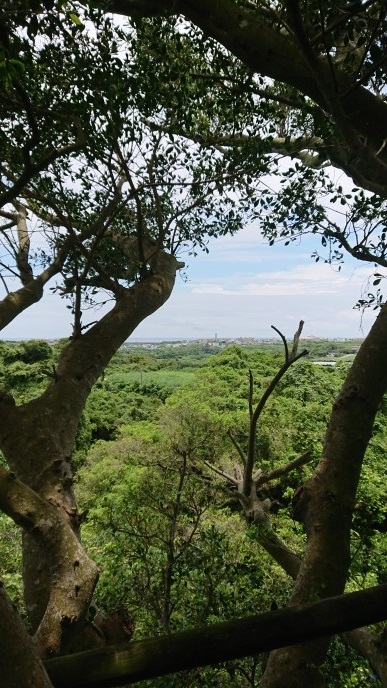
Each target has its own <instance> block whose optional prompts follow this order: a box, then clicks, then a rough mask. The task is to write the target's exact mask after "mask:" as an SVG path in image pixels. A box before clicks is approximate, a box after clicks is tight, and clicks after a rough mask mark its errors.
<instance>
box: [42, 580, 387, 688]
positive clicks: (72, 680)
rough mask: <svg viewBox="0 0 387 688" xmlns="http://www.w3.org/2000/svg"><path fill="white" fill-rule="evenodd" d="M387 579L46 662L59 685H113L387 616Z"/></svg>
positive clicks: (302, 640)
mask: <svg viewBox="0 0 387 688" xmlns="http://www.w3.org/2000/svg"><path fill="white" fill-rule="evenodd" d="M386 606H387V585H381V586H377V587H375V588H369V589H368V590H361V591H360V592H353V593H349V594H347V595H341V596H338V597H333V598H329V599H325V600H321V601H318V602H313V603H309V604H305V605H300V606H294V607H290V608H287V609H279V610H277V611H274V612H269V613H265V614H259V615H258V616H252V617H249V618H246V619H239V620H234V621H226V622H223V623H220V624H215V625H212V626H207V627H206V628H201V629H195V630H189V631H182V632H180V633H174V634H172V635H170V636H164V637H161V638H155V639H149V640H140V641H137V642H134V643H130V644H129V645H128V644H126V645H119V646H115V647H106V648H101V649H99V650H92V651H90V652H82V653H79V654H76V655H70V656H68V657H58V658H56V659H52V660H48V661H46V662H45V667H46V669H47V672H48V674H49V676H50V678H51V681H52V682H53V684H54V686H55V688H108V687H110V686H119V685H125V684H128V683H136V682H137V681H142V680H145V679H149V678H154V677H156V676H165V675H166V674H170V673H176V672H178V671H183V670H187V669H192V668H195V667H201V666H207V665H209V664H215V663H218V662H224V661H230V660H233V659H240V658H242V657H248V656H251V655H257V654H258V653H261V652H268V651H270V650H272V649H274V648H277V647H284V646H287V645H289V644H294V643H305V642H308V641H311V640H314V639H316V638H321V637H326V636H330V635H333V634H336V633H342V632H344V631H348V630H351V629H354V628H357V627H359V626H363V625H366V624H371V623H376V622H378V621H382V620H383V619H385V617H386V611H385V610H386Z"/></svg>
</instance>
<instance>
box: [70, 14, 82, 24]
mask: <svg viewBox="0 0 387 688" xmlns="http://www.w3.org/2000/svg"><path fill="white" fill-rule="evenodd" d="M69 17H70V19H71V21H73V22H74V24H76V25H77V26H80V25H81V24H82V22H81V20H80V18H79V17H78V15H77V14H75V13H74V12H69Z"/></svg>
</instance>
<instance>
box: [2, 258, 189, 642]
mask: <svg viewBox="0 0 387 688" xmlns="http://www.w3.org/2000/svg"><path fill="white" fill-rule="evenodd" d="M180 267H182V264H181V263H179V262H178V261H177V260H176V259H175V258H174V257H173V256H171V255H169V254H165V253H162V252H161V253H160V254H159V256H158V257H157V258H154V259H153V261H152V273H151V274H149V275H148V276H147V277H145V278H143V279H142V280H141V281H140V282H139V283H138V284H136V285H135V286H133V287H131V288H128V289H126V290H125V291H123V293H122V294H121V296H120V297H119V298H117V300H116V303H115V306H114V307H113V308H112V310H111V311H110V312H109V313H107V314H106V315H105V316H104V317H102V318H101V320H100V321H99V322H97V323H96V324H95V325H94V326H92V327H91V328H90V329H89V330H87V331H86V332H85V334H83V335H81V336H80V337H78V338H76V339H73V340H71V341H70V342H69V344H68V345H67V347H66V348H65V349H64V350H63V351H62V354H61V357H60V360H59V363H58V366H57V369H56V371H55V373H54V376H53V378H52V380H51V381H50V383H49V384H48V386H47V388H46V390H45V391H44V392H43V394H42V395H41V396H40V397H38V398H36V399H34V400H32V401H30V402H28V403H26V404H22V405H21V406H16V405H15V403H14V401H13V399H12V398H10V397H9V396H7V395H4V396H3V397H1V398H0V411H1V413H0V448H1V450H2V451H3V453H4V456H5V457H6V459H7V462H8V464H9V466H10V468H11V470H12V471H13V472H14V473H15V474H16V476H17V477H18V478H19V479H20V480H21V481H22V482H23V483H24V484H25V485H27V486H28V487H30V488H32V489H33V490H34V491H35V492H36V494H38V495H39V496H40V497H43V498H44V500H46V501H47V502H49V503H50V504H52V505H54V506H55V507H57V510H58V513H59V514H60V516H61V519H62V522H63V530H62V531H60V536H59V538H58V551H60V548H62V558H63V557H64V558H65V559H66V548H67V547H68V546H71V547H73V545H72V544H71V545H69V543H72V539H71V534H70V533H73V532H75V533H78V530H79V515H78V512H77V505H76V502H75V498H74V493H73V487H72V483H73V477H72V470H71V451H72V447H73V444H74V439H75V436H76V432H77V428H78V424H79V421H80V418H81V414H82V411H83V409H84V406H85V403H86V400H87V397H88V395H89V393H90V391H91V389H92V387H93V385H94V384H95V382H96V380H97V379H98V377H99V376H100V375H101V373H102V372H103V370H104V369H105V368H106V366H107V364H108V363H109V361H110V359H111V357H112V356H113V354H114V353H115V352H116V351H117V350H118V348H119V347H120V346H121V345H122V344H123V342H124V341H125V340H126V339H127V338H128V337H129V335H130V334H131V333H132V332H133V330H134V329H135V328H136V327H137V325H138V324H139V323H140V322H141V321H142V320H144V319H145V318H146V317H147V316H149V315H150V314H152V313H153V312H155V311H156V310H157V309H158V308H160V306H162V305H163V303H165V301H166V300H167V299H168V298H169V296H170V294H171V292H172V289H173V286H174V282H175V276H176V270H177V269H179V268H180ZM22 506H23V505H21V508H22ZM66 528H67V529H68V530H69V534H68V537H67V536H66ZM58 532H59V531H58ZM23 559H24V564H23V567H24V568H23V576H24V589H25V601H26V606H27V611H28V614H29V619H30V622H31V627H32V630H33V632H34V633H37V635H38V638H39V642H38V645H39V649H40V652H41V654H42V655H43V656H47V655H50V654H58V653H59V652H62V651H65V649H66V647H65V646H63V641H64V637H65V636H69V635H71V633H70V634H69V633H68V630H69V628H68V624H69V620H68V616H69V614H68V611H67V610H66V608H64V609H61V608H60V607H61V604H62V603H63V605H65V600H64V598H63V597H62V602H61V601H60V596H57V597H56V598H55V596H53V595H52V591H53V589H54V588H55V589H59V588H60V586H61V585H62V583H63V584H64V587H63V589H65V588H66V585H65V579H66V569H65V567H62V566H61V567H59V569H60V570H59V569H58V565H57V564H58V562H54V561H53V560H52V557H50V556H48V553H47V547H46V543H45V541H44V539H43V540H42V538H40V537H36V532H35V530H34V528H27V529H24V534H23ZM73 559H74V556H73V557H72V558H68V567H69V577H70V578H71V576H72V575H73V570H72V569H73V566H76V567H79V571H78V572H77V573H78V574H79V579H80V580H82V589H84V590H85V595H84V596H82V594H79V610H78V612H74V608H72V611H71V629H74V630H76V629H77V625H79V623H78V622H79V621H82V619H83V617H84V614H85V611H86V610H85V608H84V607H85V604H87V602H90V595H89V594H88V593H87V594H86V590H89V589H90V590H91V592H92V589H93V587H94V585H95V582H96V580H97V571H96V568H95V567H94V568H93V567H92V566H91V567H89V564H88V563H87V558H86V559H85V560H84V562H83V561H81V559H82V558H81V557H78V558H77V559H76V562H78V563H75V564H74V562H73ZM82 567H86V569H87V570H86V572H85V576H86V579H87V580H86V579H85V578H83V577H82V570H81V568H82ZM88 567H89V568H88ZM70 574H71V575H70ZM58 577H59V579H58ZM54 598H55V602H54V603H53V600H54ZM58 605H59V608H58ZM65 606H66V605H65ZM50 624H52V625H53V626H56V627H57V630H56V632H55V633H53V634H52V635H51V638H54V641H51V640H50V641H47V642H48V646H46V647H45V644H46V640H47V638H48V637H49V635H50V633H49V632H48V629H49V628H50ZM66 624H67V627H66V629H65V630H66V633H65V634H64V633H63V632H62V631H63V629H64V627H65V626H66ZM42 629H43V630H42ZM71 629H70V630H71Z"/></svg>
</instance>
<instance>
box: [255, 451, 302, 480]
mask: <svg viewBox="0 0 387 688" xmlns="http://www.w3.org/2000/svg"><path fill="white" fill-rule="evenodd" d="M311 460H312V454H311V452H310V451H307V452H305V453H304V454H302V455H301V456H298V457H297V459H293V461H289V463H287V464H286V465H285V466H281V467H280V468H274V469H273V470H272V471H269V472H268V473H262V474H261V475H260V476H258V477H255V476H254V482H255V485H256V487H260V486H261V485H264V484H265V483H268V482H270V481H271V480H275V478H280V477H281V475H287V473H290V472H291V471H293V470H294V469H295V468H299V467H300V466H304V465H305V464H306V463H309V461H311Z"/></svg>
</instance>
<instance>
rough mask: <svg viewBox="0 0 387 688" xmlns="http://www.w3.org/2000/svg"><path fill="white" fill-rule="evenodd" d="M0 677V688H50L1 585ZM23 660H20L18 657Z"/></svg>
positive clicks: (50, 685)
mask: <svg viewBox="0 0 387 688" xmlns="http://www.w3.org/2000/svg"><path fill="white" fill-rule="evenodd" d="M0 639H1V640H0V645H1V649H0V676H1V686H2V688H52V683H51V681H50V679H49V678H48V675H47V673H46V670H45V669H44V667H43V665H42V663H41V662H40V660H39V658H38V657H37V654H36V652H35V648H34V646H33V643H32V640H31V638H30V637H29V635H28V634H27V631H26V629H25V627H24V625H23V623H22V621H21V619H20V617H19V615H18V613H17V612H16V610H15V609H14V608H13V607H12V604H11V602H10V601H9V599H8V598H7V596H6V594H5V591H4V588H3V587H2V585H1V584H0ZM21 657H22V658H23V661H20V658H21Z"/></svg>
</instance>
